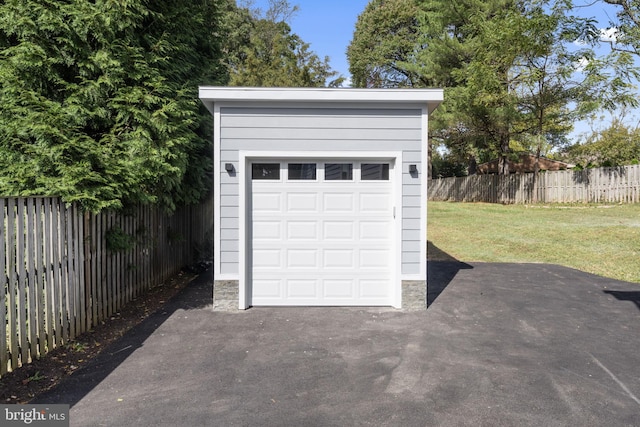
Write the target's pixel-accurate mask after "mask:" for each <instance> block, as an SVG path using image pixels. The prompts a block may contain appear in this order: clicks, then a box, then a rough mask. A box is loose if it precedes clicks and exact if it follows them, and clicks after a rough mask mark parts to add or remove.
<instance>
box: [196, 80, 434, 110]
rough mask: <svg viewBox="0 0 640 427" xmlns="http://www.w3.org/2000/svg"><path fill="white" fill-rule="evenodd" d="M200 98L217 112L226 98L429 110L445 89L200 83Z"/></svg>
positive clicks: (249, 100)
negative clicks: (407, 106)
mask: <svg viewBox="0 0 640 427" xmlns="http://www.w3.org/2000/svg"><path fill="white" fill-rule="evenodd" d="M199 97H200V99H201V100H202V102H204V104H205V105H206V106H207V109H209V111H211V112H212V111H213V104H214V103H216V102H224V101H246V102H256V101H265V102H268V101H271V102H274V101H276V102H367V103H368V102H371V103H378V102H379V103H404V104H407V103H411V104H413V103H415V104H421V105H424V104H427V105H428V109H429V113H431V112H433V110H435V109H436V107H437V106H438V105H440V103H441V102H442V101H443V100H444V92H443V90H442V89H355V88H264V87H231V86H200V93H199Z"/></svg>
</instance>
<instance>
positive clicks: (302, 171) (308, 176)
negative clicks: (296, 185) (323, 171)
mask: <svg viewBox="0 0 640 427" xmlns="http://www.w3.org/2000/svg"><path fill="white" fill-rule="evenodd" d="M288 170H289V171H288V177H289V179H290V180H315V179H316V164H315V163H289V166H288Z"/></svg>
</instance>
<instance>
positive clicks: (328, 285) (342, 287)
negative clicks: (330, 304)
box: [323, 279, 356, 299]
mask: <svg viewBox="0 0 640 427" xmlns="http://www.w3.org/2000/svg"><path fill="white" fill-rule="evenodd" d="M323 285H324V286H323V297H324V298H327V299H332V298H333V299H344V298H347V299H353V298H355V297H356V293H355V289H354V285H353V280H344V279H342V280H341V279H325V280H324V281H323Z"/></svg>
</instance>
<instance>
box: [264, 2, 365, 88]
mask: <svg viewBox="0 0 640 427" xmlns="http://www.w3.org/2000/svg"><path fill="white" fill-rule="evenodd" d="M368 3H369V0H289V4H291V5H292V6H294V5H297V6H298V8H299V10H298V12H297V14H296V15H295V16H294V17H293V20H292V21H291V22H290V24H291V30H292V32H294V33H295V34H297V35H299V36H300V38H301V39H302V40H303V41H304V42H306V43H309V44H310V45H311V50H312V51H314V52H315V53H316V54H317V55H318V56H319V57H320V58H324V57H325V56H328V57H329V60H330V61H329V63H330V64H331V68H332V69H333V70H335V71H338V72H339V73H340V74H342V75H343V76H344V77H349V63H348V62H347V53H346V52H347V46H349V43H351V39H352V38H353V31H354V30H355V26H356V21H357V20H358V15H360V14H361V13H362V11H363V10H364V8H365V7H366V6H367V4H368ZM253 4H254V6H255V7H259V8H261V9H263V10H266V9H267V8H268V5H269V2H268V1H267V0H255V1H254V2H253Z"/></svg>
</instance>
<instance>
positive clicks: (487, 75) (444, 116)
mask: <svg viewBox="0 0 640 427" xmlns="http://www.w3.org/2000/svg"><path fill="white" fill-rule="evenodd" d="M392 10H393V12H390V11H392ZM572 13H573V9H572V5H571V2H570V1H551V0H549V1H547V0H536V1H530V2H522V1H518V0H490V1H485V0H460V1H449V0H418V1H417V2H412V1H409V0H372V1H371V2H370V3H369V5H368V6H367V9H366V10H365V12H363V14H362V15H361V16H360V17H359V18H358V24H357V25H356V32H355V34H354V38H353V41H352V43H351V45H350V46H349V61H350V68H351V71H352V73H353V74H354V83H355V84H356V85H358V86H377V87H385V86H412V87H425V86H439V87H443V88H444V89H445V100H444V103H443V104H442V105H441V106H440V107H439V108H438V109H437V110H436V111H435V113H434V115H433V118H432V119H431V120H430V138H431V141H434V142H435V144H437V145H439V144H444V145H445V146H446V147H447V149H448V150H449V152H450V153H451V154H452V155H454V157H456V158H457V159H466V158H469V157H476V158H482V157H484V158H486V157H487V156H499V157H500V159H501V160H502V161H501V164H502V166H503V167H502V168H501V170H502V172H503V173H508V169H507V162H506V161H505V160H506V159H507V157H508V155H509V152H510V144H511V142H512V141H514V140H522V141H523V143H525V144H526V145H529V146H531V142H535V144H534V145H533V146H532V148H533V152H534V153H539V152H541V151H542V150H543V149H544V147H546V146H548V145H552V146H562V145H565V144H566V137H567V135H568V133H569V132H570V131H571V130H572V126H573V123H574V122H576V121H578V120H580V119H582V118H585V117H587V116H588V115H589V114H591V113H593V111H596V110H598V109H613V108H616V107H617V106H619V105H629V106H635V105H637V100H636V97H635V96H634V94H633V93H632V89H633V86H632V82H633V81H634V79H635V78H636V77H637V76H636V72H635V70H634V67H633V66H632V65H633V64H632V61H630V60H629V58H628V56H627V57H625V56H624V55H618V56H616V57H615V58H614V57H607V58H598V57H596V55H595V53H594V50H593V46H595V45H596V44H597V42H598V37H599V31H598V29H597V28H596V27H595V25H594V22H593V21H592V20H590V19H583V18H578V17H576V16H574V15H572ZM415 17H417V20H416V19H415ZM416 21H417V22H416ZM576 41H580V46H578V45H577V44H576V43H574V42H576ZM376 50H379V53H378V52H377V51H376ZM578 64H582V66H581V67H579V66H578Z"/></svg>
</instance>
